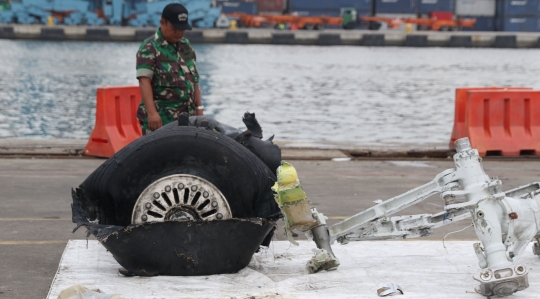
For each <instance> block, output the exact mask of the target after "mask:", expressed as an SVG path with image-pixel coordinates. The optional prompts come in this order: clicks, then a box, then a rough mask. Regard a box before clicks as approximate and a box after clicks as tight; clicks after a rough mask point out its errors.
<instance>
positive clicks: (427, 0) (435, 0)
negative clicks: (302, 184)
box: [418, 0, 456, 13]
mask: <svg viewBox="0 0 540 299" xmlns="http://www.w3.org/2000/svg"><path fill="white" fill-rule="evenodd" d="M418 1H419V3H418V13H431V12H434V11H449V12H452V13H453V12H454V10H455V3H456V2H455V0H418Z"/></svg>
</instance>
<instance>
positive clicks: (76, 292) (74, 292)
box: [58, 284, 125, 299]
mask: <svg viewBox="0 0 540 299" xmlns="http://www.w3.org/2000/svg"><path fill="white" fill-rule="evenodd" d="M58 299H125V298H124V297H121V296H120V295H117V294H104V293H102V292H101V291H100V290H99V289H88V288H86V287H84V286H82V285H80V284H78V285H74V286H71V287H69V288H67V289H65V290H63V291H62V292H60V295H58Z"/></svg>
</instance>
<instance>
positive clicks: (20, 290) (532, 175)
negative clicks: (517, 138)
mask: <svg viewBox="0 0 540 299" xmlns="http://www.w3.org/2000/svg"><path fill="white" fill-rule="evenodd" d="M21 143H22V142H21ZM36 145H37V143H36V144H34V147H35V146H36ZM4 147H5V146H4ZM50 148H52V147H50ZM57 148H58V147H57ZM26 149H27V150H31V149H32V146H30V145H29V146H28V147H27V148H26ZM41 150H45V149H43V148H42V149H41ZM49 150H50V149H49ZM309 150H316V149H313V148H312V149H309ZM320 150H322V149H320ZM329 150H331V149H329ZM297 151H304V155H305V156H308V154H307V153H309V151H306V150H305V149H297ZM331 151H334V150H331ZM336 153H337V152H335V151H334V152H333V154H331V155H330V156H334V155H335V154H336ZM297 154H298V155H301V152H297ZM7 157H11V158H7ZM44 157H46V155H35V156H32V155H26V156H18V157H17V155H5V156H3V158H0V177H1V179H0V190H2V192H1V193H0V203H1V205H2V209H1V210H0V226H1V227H2V229H1V230H0V259H1V260H2V263H0V298H45V297H46V296H47V293H48V290H49V287H50V286H51V282H52V280H53V277H54V275H55V273H56V270H57V268H58V264H59V261H60V258H61V255H62V252H63V251H64V248H65V247H66V244H67V242H68V240H69V239H80V240H84V239H85V234H84V229H81V230H80V231H78V232H77V233H75V234H72V233H71V231H72V230H73V228H74V227H75V225H74V224H73V223H72V222H71V207H70V204H71V197H70V192H71V191H70V190H71V188H72V187H76V186H78V185H79V184H80V183H81V182H83V181H84V179H85V178H86V177H87V176H88V175H89V174H90V173H91V172H92V171H94V169H96V168H97V167H98V166H99V165H100V164H101V163H103V161H104V160H103V159H98V158H80V157H77V156H69V155H64V156H57V157H52V156H49V158H47V159H43V158H44ZM69 157H71V158H69ZM33 158H36V159H33ZM38 158H42V159H38ZM290 158H293V157H292V156H291V157H290ZM321 159H322V157H321ZM324 159H325V160H317V159H315V160H304V161H300V160H296V159H291V160H290V162H291V163H293V165H294V166H295V167H296V168H297V170H298V173H299V176H300V180H301V182H302V185H303V187H304V189H305V191H306V193H307V195H308V198H309V199H310V200H311V202H312V203H313V205H314V206H315V207H316V208H317V209H318V210H319V211H321V212H323V213H324V214H325V215H327V216H329V223H330V224H334V223H336V222H338V221H340V220H342V219H344V218H346V217H348V216H351V215H353V214H354V213H357V212H360V211H363V210H365V209H367V208H369V207H371V206H373V205H374V204H375V203H374V202H373V201H374V200H377V199H383V200H384V199H388V198H391V197H393V196H395V195H398V194H401V193H403V192H405V191H407V190H410V189H412V188H415V187H417V186H420V185H422V184H425V183H426V182H428V181H430V180H432V179H433V177H434V176H435V175H436V174H438V173H440V172H441V171H443V170H445V169H448V168H451V167H453V161H452V160H451V159H447V158H443V159H428V158H421V159H418V158H417V159H411V158H406V159H400V158H390V157H387V158H385V159H373V158H370V159H367V158H366V159H363V160H357V161H354V160H351V161H343V159H338V160H337V161H331V160H330V159H328V157H326V158H324ZM345 160H346V159H345ZM338 161H340V162H338ZM484 167H485V171H486V173H487V174H488V175H490V176H498V177H499V179H501V180H502V182H503V190H508V189H510V188H513V187H517V186H520V185H523V184H526V183H530V182H534V181H540V160H539V159H526V158H521V160H520V159H517V160H516V159H514V160H513V161H508V160H505V159H502V158H493V159H485V160H484ZM441 209H442V204H441V202H440V198H438V197H437V196H434V197H433V198H429V199H427V200H426V201H424V202H422V203H420V204H418V205H415V206H414V207H411V208H408V209H406V210H404V211H403V214H421V213H435V212H439V211H441ZM282 224H283V222H282V221H280V222H279V226H281V225H282ZM469 224H470V222H469V221H467V220H464V221H461V222H458V223H455V224H451V225H448V226H446V227H443V228H440V229H438V230H436V231H435V234H433V235H432V236H430V237H427V239H428V240H435V241H441V240H442V238H443V237H444V236H445V235H446V234H447V233H449V232H452V231H457V230H460V229H462V228H465V227H467V226H468V225H469ZM299 238H302V236H300V237H299ZM475 238H476V237H475V233H474V231H473V230H472V229H471V228H468V229H466V230H465V231H463V232H460V233H457V234H453V235H450V236H449V237H448V238H447V240H474V239H475ZM275 239H276V240H284V239H285V237H284V235H283V230H282V229H281V227H280V228H278V230H277V231H276V236H275ZM422 240H425V239H422ZM527 254H530V252H527ZM470 255H471V256H473V255H474V252H473V250H472V248H471V249H470ZM470 266H471V267H476V265H470Z"/></svg>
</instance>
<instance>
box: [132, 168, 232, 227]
mask: <svg viewBox="0 0 540 299" xmlns="http://www.w3.org/2000/svg"><path fill="white" fill-rule="evenodd" d="M229 218H232V213H231V208H230V207H229V203H228V202H227V200H226V199H225V196H223V194H222V193H221V191H219V189H218V188H216V186H214V185H213V184H212V183H210V182H209V181H207V180H205V179H202V178H200V177H197V176H193V175H187V174H175V175H171V176H167V177H163V178H161V179H159V180H157V181H155V182H153V183H152V184H150V185H149V186H148V187H146V189H144V191H143V192H142V193H141V195H140V196H139V198H138V199H137V202H136V203H135V206H134V207H133V214H132V216H131V223H133V224H141V223H145V222H164V221H189V220H222V219H229Z"/></svg>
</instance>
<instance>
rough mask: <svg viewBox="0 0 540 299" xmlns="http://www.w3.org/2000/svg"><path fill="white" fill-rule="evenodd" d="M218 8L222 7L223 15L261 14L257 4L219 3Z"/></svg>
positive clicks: (217, 3)
mask: <svg viewBox="0 0 540 299" xmlns="http://www.w3.org/2000/svg"><path fill="white" fill-rule="evenodd" d="M216 7H221V12H223V13H239V12H240V13H247V14H250V15H256V14H259V6H258V5H257V3H256V2H236V1H222V0H220V1H217V2H216Z"/></svg>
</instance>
